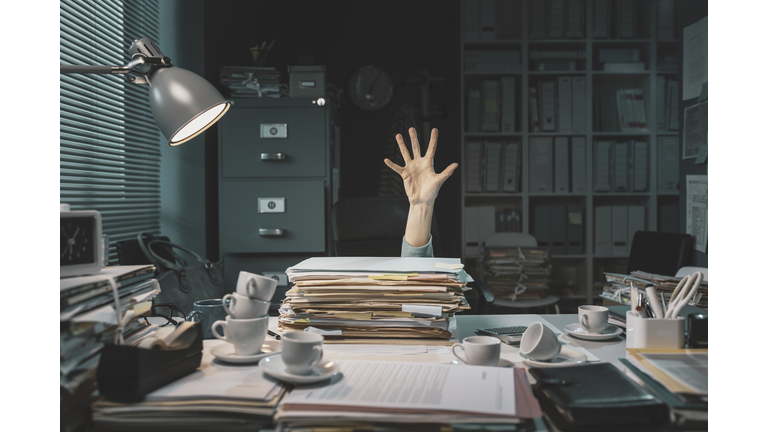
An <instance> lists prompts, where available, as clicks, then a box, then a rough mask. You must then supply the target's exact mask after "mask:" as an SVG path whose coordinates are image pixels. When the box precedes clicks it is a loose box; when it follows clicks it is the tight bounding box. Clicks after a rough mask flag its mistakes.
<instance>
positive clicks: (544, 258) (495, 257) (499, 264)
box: [478, 246, 552, 301]
mask: <svg viewBox="0 0 768 432" xmlns="http://www.w3.org/2000/svg"><path fill="white" fill-rule="evenodd" d="M482 252H483V253H482V255H483V259H482V260H480V261H479V262H478V267H479V268H478V270H479V273H480V274H481V275H483V276H482V277H483V279H484V281H485V283H486V285H488V288H489V289H490V290H491V292H492V293H493V295H494V297H495V298H496V299H504V300H511V301H520V300H536V299H542V298H545V297H547V296H548V295H549V294H550V290H551V281H552V279H551V272H552V263H551V262H550V258H549V250H548V249H547V248H538V247H522V248H512V247H487V246H484V247H483V251H482Z"/></svg>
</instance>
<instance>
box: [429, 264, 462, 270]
mask: <svg viewBox="0 0 768 432" xmlns="http://www.w3.org/2000/svg"><path fill="white" fill-rule="evenodd" d="M435 267H437V268H444V269H450V270H461V269H463V268H464V264H447V263H435Z"/></svg>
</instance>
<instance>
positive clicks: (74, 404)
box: [59, 266, 160, 431]
mask: <svg viewBox="0 0 768 432" xmlns="http://www.w3.org/2000/svg"><path fill="white" fill-rule="evenodd" d="M154 269H155V268H154V267H153V266H114V267H106V268H104V269H103V270H102V271H101V272H100V273H99V274H97V275H92V276H79V277H70V278H62V279H61V283H60V289H61V291H60V296H61V300H60V302H61V303H60V304H61V312H60V323H59V324H60V326H59V327H60V340H59V355H60V371H59V372H60V423H61V430H62V431H69V430H78V429H79V428H81V427H82V426H83V425H84V422H86V421H87V420H88V419H89V418H90V405H91V403H92V402H93V393H94V391H95V390H96V380H95V379H96V367H97V365H98V364H99V358H100V354H101V351H102V348H103V347H104V344H105V343H112V342H113V341H114V339H115V336H116V335H115V333H116V329H117V325H116V324H117V317H116V313H115V308H114V303H115V295H114V293H113V288H112V285H111V284H110V283H109V279H110V278H113V279H114V281H115V285H116V287H117V294H118V296H119V298H120V309H121V312H123V313H125V312H126V311H130V313H129V315H131V316H133V317H135V318H138V316H140V315H141V314H142V313H144V312H146V311H148V310H149V309H150V307H151V304H152V299H153V298H154V297H155V296H157V294H159V293H160V285H159V284H158V283H157V280H155V279H154ZM156 331H157V328H156V326H151V325H146V324H142V323H141V322H139V321H138V320H137V319H133V320H129V322H128V323H126V325H125V327H124V329H123V339H124V340H125V342H126V343H131V342H138V341H139V340H141V339H143V338H144V337H146V336H148V335H150V334H153V332H156Z"/></svg>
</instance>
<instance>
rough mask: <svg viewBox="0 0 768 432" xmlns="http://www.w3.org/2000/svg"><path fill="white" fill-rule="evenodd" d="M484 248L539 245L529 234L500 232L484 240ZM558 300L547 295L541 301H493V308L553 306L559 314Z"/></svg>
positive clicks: (520, 308)
mask: <svg viewBox="0 0 768 432" xmlns="http://www.w3.org/2000/svg"><path fill="white" fill-rule="evenodd" d="M483 243H484V245H485V246H484V247H487V248H516V247H538V246H539V243H538V242H537V241H536V238H535V237H534V236H532V235H530V234H526V233H517V232H502V233H493V234H491V235H489V236H488V237H486V238H485V241H484V242H483ZM558 301H560V298H558V297H556V296H553V295H548V296H546V297H544V298H542V299H532V300H514V301H512V300H507V299H499V298H497V299H495V300H494V302H493V305H494V306H497V307H502V308H510V309H518V310H524V309H532V308H540V307H549V306H553V307H554V309H555V312H556V313H558V314H559V313H560V307H559V306H558V304H557V302H558Z"/></svg>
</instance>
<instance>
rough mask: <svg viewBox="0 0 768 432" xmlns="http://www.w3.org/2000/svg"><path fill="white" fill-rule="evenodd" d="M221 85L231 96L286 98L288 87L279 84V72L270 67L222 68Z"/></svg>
mask: <svg viewBox="0 0 768 432" xmlns="http://www.w3.org/2000/svg"><path fill="white" fill-rule="evenodd" d="M221 83H222V84H224V85H225V86H227V87H228V88H229V91H230V92H231V93H232V96H244V97H270V98H284V97H288V85H287V84H280V71H279V70H277V68H271V67H248V66H222V67H221Z"/></svg>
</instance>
